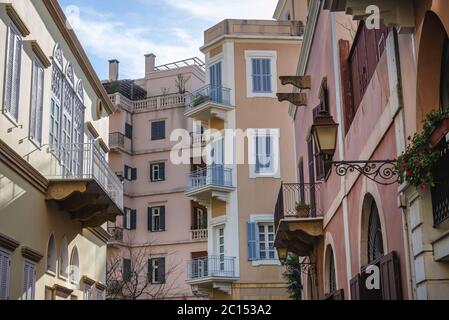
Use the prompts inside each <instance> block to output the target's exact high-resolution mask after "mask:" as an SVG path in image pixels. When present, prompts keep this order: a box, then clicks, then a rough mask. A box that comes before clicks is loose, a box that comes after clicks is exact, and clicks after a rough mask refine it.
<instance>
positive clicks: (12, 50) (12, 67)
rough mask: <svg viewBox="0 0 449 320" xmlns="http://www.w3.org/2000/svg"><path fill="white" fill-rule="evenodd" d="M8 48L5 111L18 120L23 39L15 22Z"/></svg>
mask: <svg viewBox="0 0 449 320" xmlns="http://www.w3.org/2000/svg"><path fill="white" fill-rule="evenodd" d="M7 50H8V53H7V60H6V61H7V62H6V78H5V105H4V111H5V113H6V114H7V115H9V116H10V117H11V118H12V120H14V121H16V122H17V121H18V119H19V96H20V69H21V61H22V39H21V38H20V36H19V32H18V31H17V29H16V27H15V26H14V25H13V24H11V25H10V26H9V37H8V49H7Z"/></svg>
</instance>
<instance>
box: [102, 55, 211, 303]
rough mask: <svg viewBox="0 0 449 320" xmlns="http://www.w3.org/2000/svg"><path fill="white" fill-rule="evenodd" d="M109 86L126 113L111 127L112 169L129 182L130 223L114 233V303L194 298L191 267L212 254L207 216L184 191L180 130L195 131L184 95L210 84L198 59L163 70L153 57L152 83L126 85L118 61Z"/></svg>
mask: <svg viewBox="0 0 449 320" xmlns="http://www.w3.org/2000/svg"><path fill="white" fill-rule="evenodd" d="M109 78H110V79H109V81H108V82H105V83H104V86H105V88H106V89H107V91H108V93H109V94H110V97H111V99H112V101H113V103H114V104H115V105H116V106H117V107H118V111H117V112H116V113H115V114H114V115H113V116H112V117H111V121H110V148H111V155H110V158H109V159H110V165H111V167H112V168H113V169H114V171H115V172H116V173H117V175H119V176H120V177H121V178H122V179H123V180H124V198H125V199H124V206H125V215H124V217H123V221H117V224H116V225H114V226H110V232H111V233H112V234H113V235H114V241H113V242H112V243H111V244H110V247H109V252H108V257H109V263H108V267H109V269H108V275H109V276H110V280H111V281H109V284H111V283H113V285H114V286H115V287H114V288H115V289H116V290H113V291H116V292H113V293H112V294H110V296H111V297H112V298H128V299H134V298H137V299H139V298H142V299H148V298H163V299H183V298H193V293H192V290H191V288H190V286H189V285H187V284H186V278H187V275H186V272H187V270H186V262H187V261H188V260H190V259H192V258H196V257H201V256H204V255H206V254H207V253H205V251H207V211H206V209H205V208H203V207H201V206H199V205H197V204H195V203H194V202H192V201H191V199H189V198H188V197H187V196H185V194H184V191H185V187H186V176H187V174H188V172H189V171H190V166H189V165H185V166H183V165H174V164H172V162H171V161H170V151H171V148H172V147H173V145H174V144H175V143H174V142H170V134H171V132H172V131H173V130H174V129H180V128H183V129H186V130H189V132H192V130H193V124H192V121H191V120H189V119H188V118H186V117H185V116H184V108H185V100H184V96H185V95H184V93H185V92H192V91H195V90H197V89H198V88H200V87H201V86H203V84H204V78H205V74H204V64H203V62H201V61H200V60H199V59H197V58H193V59H189V60H185V61H181V62H177V63H173V64H168V65H164V66H156V64H155V55H153V54H149V55H146V56H145V77H144V78H142V79H137V80H119V62H118V61H116V60H112V61H110V77H109Z"/></svg>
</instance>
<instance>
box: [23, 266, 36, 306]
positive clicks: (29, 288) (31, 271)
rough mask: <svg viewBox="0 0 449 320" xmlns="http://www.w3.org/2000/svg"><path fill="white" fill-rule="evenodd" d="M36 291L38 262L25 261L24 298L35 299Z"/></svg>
mask: <svg viewBox="0 0 449 320" xmlns="http://www.w3.org/2000/svg"><path fill="white" fill-rule="evenodd" d="M35 291H36V264H34V263H32V262H30V261H25V265H24V270H23V295H22V300H34V297H35Z"/></svg>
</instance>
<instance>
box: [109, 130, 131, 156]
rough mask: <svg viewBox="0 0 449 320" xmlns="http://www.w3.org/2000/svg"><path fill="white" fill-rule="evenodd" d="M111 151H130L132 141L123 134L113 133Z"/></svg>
mask: <svg viewBox="0 0 449 320" xmlns="http://www.w3.org/2000/svg"><path fill="white" fill-rule="evenodd" d="M109 149H111V151H112V152H119V151H128V152H129V151H130V150H131V141H130V140H129V139H128V138H126V136H125V135H124V134H123V133H120V132H113V133H110V134H109Z"/></svg>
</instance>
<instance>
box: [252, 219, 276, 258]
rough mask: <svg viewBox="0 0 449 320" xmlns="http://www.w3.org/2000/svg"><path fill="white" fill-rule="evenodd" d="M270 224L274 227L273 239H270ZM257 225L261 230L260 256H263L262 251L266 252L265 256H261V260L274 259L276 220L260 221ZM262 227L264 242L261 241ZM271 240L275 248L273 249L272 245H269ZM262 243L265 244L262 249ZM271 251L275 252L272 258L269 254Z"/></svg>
mask: <svg viewBox="0 0 449 320" xmlns="http://www.w3.org/2000/svg"><path fill="white" fill-rule="evenodd" d="M270 226H271V227H272V228H273V232H271V235H272V236H273V241H270V240H269V236H270V232H269V230H268V229H269V227H270ZM257 227H258V230H259V248H257V249H258V250H259V257H260V256H261V253H262V252H264V253H265V258H262V257H261V258H260V260H262V261H264V260H274V259H275V258H276V251H275V250H274V236H275V234H274V222H270V223H262V222H259V223H258V224H257ZM261 227H262V228H263V235H264V241H263V242H261V241H260V234H261V233H260V228H261ZM270 242H272V243H273V249H272V250H270V247H269V245H270ZM261 243H263V244H264V249H262V248H261V247H260V244H261ZM271 251H272V252H273V254H274V257H273V258H270V256H269V254H270V252H271Z"/></svg>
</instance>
